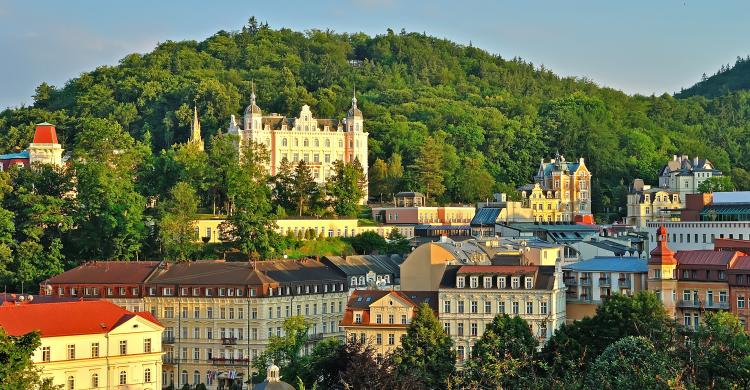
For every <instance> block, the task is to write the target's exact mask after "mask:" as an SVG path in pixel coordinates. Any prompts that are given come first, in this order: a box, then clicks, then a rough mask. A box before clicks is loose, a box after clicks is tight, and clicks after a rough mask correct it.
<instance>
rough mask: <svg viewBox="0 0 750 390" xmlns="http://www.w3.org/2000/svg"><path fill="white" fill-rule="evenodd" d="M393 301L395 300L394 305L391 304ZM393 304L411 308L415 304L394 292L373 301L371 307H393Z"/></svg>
mask: <svg viewBox="0 0 750 390" xmlns="http://www.w3.org/2000/svg"><path fill="white" fill-rule="evenodd" d="M391 302H393V305H391V304H390V303H391ZM392 306H396V307H402V308H410V307H412V306H413V305H412V304H411V302H408V301H407V300H406V299H404V298H403V297H401V296H399V295H397V294H394V293H389V294H387V295H385V296H384V297H382V298H380V299H378V300H376V301H375V302H373V303H372V304H371V305H370V308H373V307H392Z"/></svg>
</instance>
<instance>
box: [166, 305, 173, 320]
mask: <svg viewBox="0 0 750 390" xmlns="http://www.w3.org/2000/svg"><path fill="white" fill-rule="evenodd" d="M172 317H174V309H173V308H171V307H165V308H164V318H172Z"/></svg>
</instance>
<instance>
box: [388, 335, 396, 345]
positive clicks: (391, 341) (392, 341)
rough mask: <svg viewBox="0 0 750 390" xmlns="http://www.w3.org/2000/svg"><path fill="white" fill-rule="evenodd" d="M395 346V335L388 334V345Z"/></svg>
mask: <svg viewBox="0 0 750 390" xmlns="http://www.w3.org/2000/svg"><path fill="white" fill-rule="evenodd" d="M394 344H396V335H394V334H393V333H389V334H388V345H394Z"/></svg>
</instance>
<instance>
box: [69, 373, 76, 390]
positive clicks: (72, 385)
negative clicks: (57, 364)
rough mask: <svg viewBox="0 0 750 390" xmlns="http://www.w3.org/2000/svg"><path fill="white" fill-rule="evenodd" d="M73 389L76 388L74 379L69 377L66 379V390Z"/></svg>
mask: <svg viewBox="0 0 750 390" xmlns="http://www.w3.org/2000/svg"><path fill="white" fill-rule="evenodd" d="M75 388H76V378H73V377H72V376H69V377H68V390H75Z"/></svg>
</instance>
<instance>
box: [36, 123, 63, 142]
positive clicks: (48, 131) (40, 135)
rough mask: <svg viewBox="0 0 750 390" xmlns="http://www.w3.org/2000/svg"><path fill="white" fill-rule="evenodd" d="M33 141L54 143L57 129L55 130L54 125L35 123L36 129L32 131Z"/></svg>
mask: <svg viewBox="0 0 750 390" xmlns="http://www.w3.org/2000/svg"><path fill="white" fill-rule="evenodd" d="M34 143H35V144H56V143H58V142H57V131H55V125H52V124H50V123H47V122H44V123H39V124H37V125H36V131H35V132H34Z"/></svg>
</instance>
